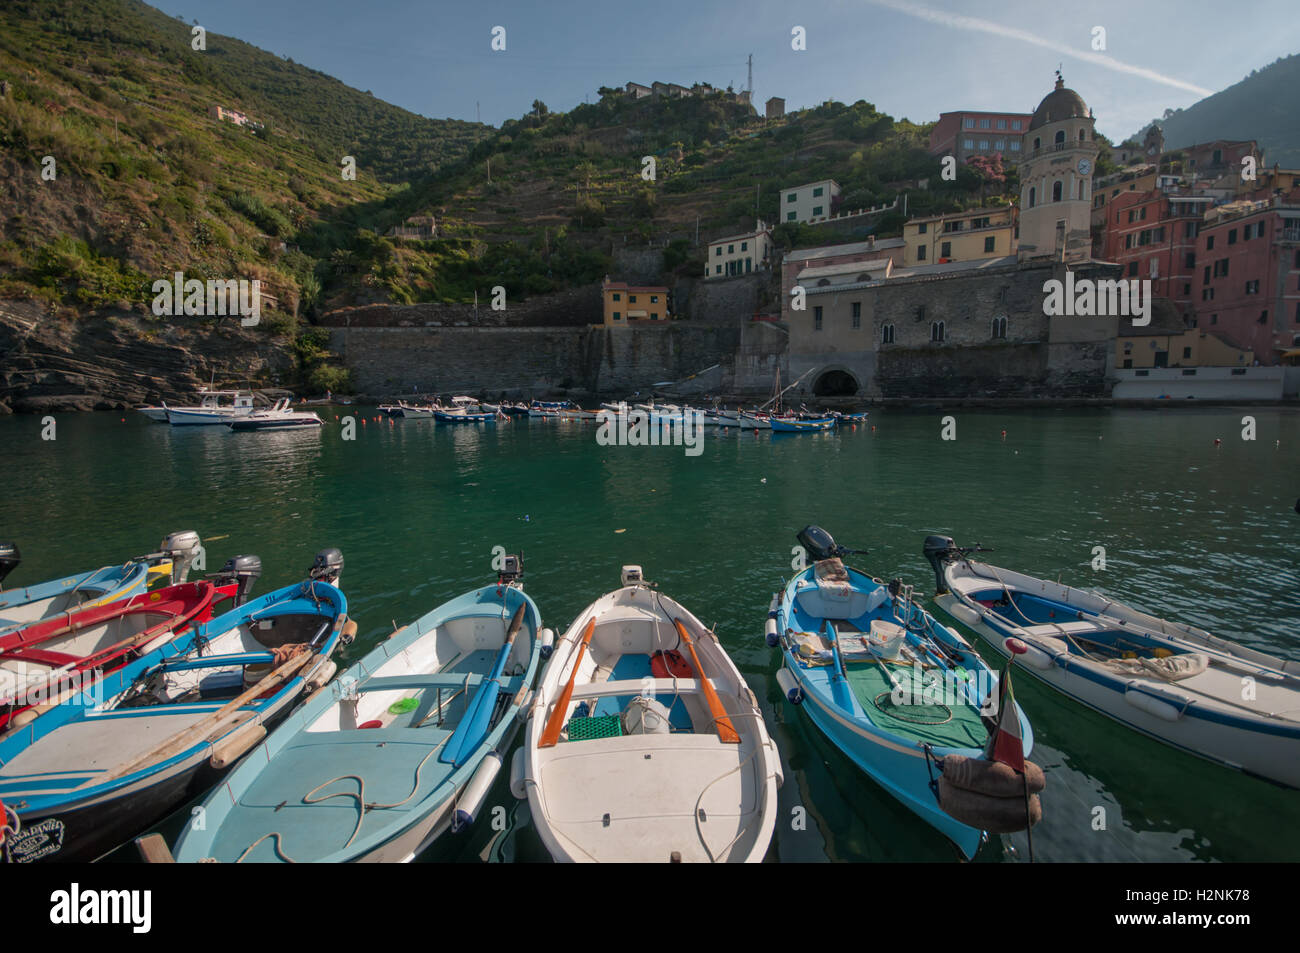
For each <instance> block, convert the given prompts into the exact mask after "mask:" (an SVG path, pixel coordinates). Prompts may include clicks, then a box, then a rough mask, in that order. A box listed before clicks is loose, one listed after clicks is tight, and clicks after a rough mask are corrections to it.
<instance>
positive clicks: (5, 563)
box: [0, 543, 23, 585]
mask: <svg viewBox="0 0 1300 953" xmlns="http://www.w3.org/2000/svg"><path fill="white" fill-rule="evenodd" d="M22 561H23V554H22V553H20V552H19V551H18V544H17V543H0V585H4V581H5V576H7V575H9V574H10V573H11V572H13V571H14V570H15V569H17V568H18V564H19V563H20V562H22Z"/></svg>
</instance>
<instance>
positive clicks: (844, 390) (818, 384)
mask: <svg viewBox="0 0 1300 953" xmlns="http://www.w3.org/2000/svg"><path fill="white" fill-rule="evenodd" d="M857 392H858V379H857V378H856V377H854V376H853V375H852V374H850V373H849V372H848V371H845V370H840V369H838V368H836V369H834V370H829V371H823V372H822V373H821V374H819V375H818V376H817V379H816V380H815V381H814V382H813V395H814V396H815V397H852V396H853V395H854V394H856V393H857Z"/></svg>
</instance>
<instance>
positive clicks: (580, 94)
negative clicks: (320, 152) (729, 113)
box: [154, 0, 1300, 139]
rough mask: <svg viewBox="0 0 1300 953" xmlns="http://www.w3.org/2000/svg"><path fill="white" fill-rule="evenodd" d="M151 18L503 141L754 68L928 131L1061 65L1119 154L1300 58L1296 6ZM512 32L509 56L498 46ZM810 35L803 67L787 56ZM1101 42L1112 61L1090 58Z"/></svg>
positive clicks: (778, 7)
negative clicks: (619, 100)
mask: <svg viewBox="0 0 1300 953" xmlns="http://www.w3.org/2000/svg"><path fill="white" fill-rule="evenodd" d="M154 2H155V4H156V5H157V6H158V7H159V8H160V9H162V10H164V11H166V12H167V13H169V14H173V15H177V14H179V15H180V16H182V17H184V18H185V19H186V20H187V21H189V20H198V22H199V23H200V24H202V25H203V26H204V27H206V28H207V29H208V30H210V31H213V32H216V33H223V34H228V35H232V36H235V37H238V38H239V39H242V40H245V41H247V42H249V43H252V44H253V45H255V46H258V47H261V48H262V49H265V50H268V51H270V52H273V53H277V54H279V55H282V56H289V57H292V58H293V59H294V60H295V61H296V62H299V63H303V64H305V65H307V66H311V67H313V68H315V69H319V70H321V71H323V72H326V73H329V74H330V75H332V76H336V77H338V78H339V79H340V80H342V81H343V82H345V83H347V84H348V85H350V86H355V87H357V88H359V89H363V90H370V91H371V92H373V93H374V94H375V95H376V96H378V97H380V98H381V99H384V100H387V101H389V102H391V103H395V104H397V105H399V106H403V107H405V108H406V109H410V110H411V111H413V112H418V113H421V114H423V115H426V116H431V117H434V118H447V117H451V118H457V119H470V120H472V119H475V118H477V117H478V116H479V115H481V118H482V120H483V121H484V122H489V123H492V124H493V125H500V124H501V123H502V122H503V121H504V120H506V119H509V118H514V117H518V116H520V115H522V114H523V113H525V112H527V111H528V110H529V108H530V107H531V105H532V102H533V100H534V99H541V100H542V101H543V102H545V103H546V104H547V105H548V106H550V107H551V108H552V109H554V110H567V109H570V108H572V107H573V106H575V105H577V104H579V103H581V102H583V101H584V100H585V99H589V100H591V101H594V100H595V99H596V89H597V88H598V87H599V86H602V85H605V86H621V85H622V84H623V83H625V82H627V81H628V80H636V81H638V82H643V83H647V84H648V83H650V82H651V81H654V80H662V81H664V82H678V83H683V84H686V85H689V84H690V83H692V82H696V81H700V82H708V83H712V84H714V85H716V86H724V87H725V86H727V85H728V84H734V85H735V86H736V88H737V89H739V88H742V87H743V86H744V85H745V82H746V69H745V58H746V56H748V55H749V54H751V53H752V54H753V56H754V97H755V100H756V102H758V103H762V102H763V101H764V100H766V99H767V98H768V97H769V96H781V97H784V98H785V100H786V107H787V109H793V108H798V107H801V106H812V105H817V104H818V103H821V102H822V101H824V100H826V99H837V100H840V101H842V102H849V103H851V102H854V101H855V100H858V99H865V100H867V101H869V102H873V103H875V104H876V106H877V107H878V108H880V109H882V110H883V111H885V112H887V113H889V114H891V115H893V116H895V117H896V118H902V117H907V118H909V119H913V120H915V121H918V122H924V121H929V120H932V119H935V118H937V117H938V114H939V113H940V112H946V111H950V110H954V109H986V110H1008V111H1022V112H1031V111H1032V110H1033V108H1034V107H1035V106H1036V105H1037V103H1038V101H1039V100H1040V99H1041V98H1042V97H1043V96H1044V95H1045V94H1046V93H1047V92H1048V91H1049V90H1050V89H1051V87H1052V82H1053V78H1054V77H1053V71H1054V70H1055V69H1056V67H1057V65H1058V64H1062V69H1063V72H1064V74H1065V79H1066V83H1067V85H1069V86H1071V87H1072V88H1074V89H1075V90H1077V91H1078V92H1079V93H1080V95H1082V96H1083V98H1084V99H1085V100H1086V101H1087V102H1088V104H1089V105H1090V106H1092V108H1093V110H1094V111H1095V113H1096V116H1097V128H1098V129H1099V130H1100V131H1101V132H1103V133H1105V134H1106V135H1107V136H1110V137H1111V138H1112V139H1119V138H1122V137H1123V136H1125V135H1128V134H1130V133H1132V132H1135V131H1136V130H1137V129H1138V128H1139V127H1141V126H1142V125H1143V124H1144V123H1145V122H1146V121H1147V120H1148V119H1151V118H1153V117H1155V116H1158V115H1160V114H1161V113H1163V111H1164V110H1165V109H1166V108H1178V107H1180V106H1189V105H1191V104H1192V103H1194V102H1196V101H1197V100H1198V99H1200V98H1202V97H1203V96H1204V95H1205V94H1206V92H1208V91H1218V90H1220V89H1223V88H1225V87H1227V86H1230V85H1232V84H1233V83H1235V82H1237V81H1239V80H1240V79H1242V78H1243V77H1244V76H1245V75H1246V74H1248V73H1249V72H1250V71H1251V70H1252V69H1257V68H1260V67H1263V66H1265V65H1267V64H1268V63H1271V62H1272V61H1273V60H1275V59H1277V58H1278V57H1279V56H1286V55H1288V54H1291V53H1295V52H1298V51H1300V16H1297V14H1296V6H1295V3H1294V0H1249V3H1248V4H1246V5H1241V6H1237V7H1232V6H1228V7H1225V6H1224V5H1223V4H1222V3H1221V2H1219V0H1181V2H1176V3H1175V2H1168V0H1086V2H1073V3H1066V2H1060V0H924V2H917V3H912V2H910V0H799V2H797V3H791V2H789V0H784V2H783V0H745V2H728V3H706V2H701V0H661V2H651V0H645V2H635V0H606V2H598V3H590V2H577V0H527V2H500V0H482V2H478V0H458V2H447V0H423V2H418V0H365V2H362V0H154ZM1237 10H1241V11H1243V12H1242V13H1241V15H1238V14H1237V13H1236V12H1235V11H1237ZM1247 10H1248V11H1249V15H1246V12H1245V11H1247ZM497 25H500V26H504V27H505V28H506V50H505V52H493V51H492V50H491V49H490V42H491V30H492V28H493V27H494V26H497ZM796 25H797V26H802V27H804V29H805V31H806V35H807V49H806V50H805V51H799V52H796V51H794V50H792V49H791V43H790V40H791V30H792V28H793V27H795V26H796ZM1098 26H1101V27H1104V28H1105V31H1106V35H1105V39H1106V49H1105V52H1104V53H1096V52H1094V50H1093V48H1092V44H1093V29H1094V27H1098ZM476 109H477V110H478V111H479V112H477V113H476Z"/></svg>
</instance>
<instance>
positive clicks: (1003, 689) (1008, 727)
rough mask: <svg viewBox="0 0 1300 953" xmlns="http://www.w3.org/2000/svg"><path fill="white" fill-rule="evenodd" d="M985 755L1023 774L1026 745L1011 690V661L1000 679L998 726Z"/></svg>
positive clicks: (1013, 694) (1014, 697) (994, 730)
mask: <svg viewBox="0 0 1300 953" xmlns="http://www.w3.org/2000/svg"><path fill="white" fill-rule="evenodd" d="M984 756H985V757H986V758H988V759H989V760H991V761H1001V762H1002V763H1003V764H1005V765H1007V766H1008V767H1010V768H1013V769H1014V770H1016V771H1019V772H1020V773H1021V774H1023V773H1024V771H1025V745H1024V739H1023V738H1022V737H1021V735H1020V718H1019V716H1018V715H1017V714H1016V696H1015V693H1014V692H1013V691H1012V690H1011V663H1010V662H1008V663H1007V666H1006V668H1004V669H1003V670H1002V677H1001V678H999V679H998V726H997V727H996V728H995V729H993V735H992V736H991V737H990V738H989V743H988V748H987V749H986V750H985V752H984Z"/></svg>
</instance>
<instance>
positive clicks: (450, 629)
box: [175, 556, 551, 863]
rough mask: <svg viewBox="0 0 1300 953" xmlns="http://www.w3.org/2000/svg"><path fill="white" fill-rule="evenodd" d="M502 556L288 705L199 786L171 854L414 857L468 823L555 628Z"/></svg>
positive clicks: (236, 858) (514, 565)
mask: <svg viewBox="0 0 1300 953" xmlns="http://www.w3.org/2000/svg"><path fill="white" fill-rule="evenodd" d="M507 561H508V565H510V566H511V569H510V571H508V572H505V573H503V574H502V575H501V576H500V577H499V578H498V581H497V583H496V584H495V585H490V586H486V587H484V588H481V589H476V590H473V591H471V592H467V593H465V594H464V595H461V596H458V597H457V598H455V599H453V600H451V601H450V602H447V603H445V604H444V605H441V606H439V607H438V608H436V609H433V610H432V611H430V612H428V613H427V614H425V615H424V616H422V617H420V618H419V619H417V620H416V621H414V622H412V623H410V624H409V625H407V626H404V627H403V628H401V629H400V630H398V631H397V632H395V633H393V635H392V636H390V637H389V638H388V639H387V640H386V641H384V642H381V643H380V644H379V646H378V647H377V648H375V649H374V650H373V651H371V652H370V653H369V654H368V655H366V656H365V657H364V658H362V659H361V660H360V661H359V662H357V663H356V664H355V665H354V666H352V667H351V668H350V669H348V670H347V671H346V672H344V673H343V674H342V675H340V676H339V678H338V679H336V680H335V681H334V682H333V683H332V684H331V685H330V686H328V687H327V688H325V689H323V690H321V691H320V692H318V693H317V694H316V695H315V696H313V697H312V698H311V699H310V700H309V701H308V702H307V703H306V704H305V705H303V706H302V707H301V708H300V709H299V710H298V711H296V712H294V714H293V715H292V716H290V718H289V719H288V720H287V721H286V722H285V723H284V724H283V725H282V726H281V727H280V728H279V729H277V730H276V732H275V733H274V734H273V735H271V736H270V737H269V738H267V739H266V741H264V742H263V743H262V745H261V747H260V748H259V750H258V751H257V752H255V753H254V755H253V756H252V757H250V758H248V759H246V760H245V761H244V762H243V764H241V765H240V766H239V767H238V768H237V769H236V770H235V771H234V772H233V773H232V774H231V775H230V777H229V778H227V779H226V782H225V783H224V784H223V785H222V787H221V789H220V790H219V791H217V792H215V793H214V794H213V795H211V796H210V797H209V798H208V800H207V803H206V804H205V805H204V810H205V819H206V824H205V825H204V827H203V829H194V828H192V827H191V828H189V829H187V830H185V832H184V833H183V834H182V835H181V837H180V839H179V841H178V842H177V844H176V850H175V855H176V859H177V860H179V861H198V860H216V861H221V862H250V863H252V862H277V861H296V862H301V861H315V862H339V861H409V860H411V859H412V858H413V857H414V856H415V855H416V854H418V853H420V852H421V851H422V850H424V849H425V848H426V847H427V846H428V845H429V844H430V843H432V841H433V840H434V839H436V838H437V837H438V836H440V835H441V834H442V833H444V832H445V831H447V830H449V829H458V828H460V827H465V826H468V825H469V824H470V823H472V822H473V819H474V816H475V814H476V813H477V811H478V809H479V807H480V806H481V805H482V803H483V799H484V797H485V796H486V794H487V793H488V790H489V789H490V788H491V786H492V781H493V779H494V778H495V777H496V776H497V773H498V771H499V770H500V768H501V759H502V756H503V755H504V753H505V752H506V750H507V749H508V747H509V744H510V742H511V740H512V739H513V737H514V735H515V733H516V731H517V729H518V725H519V720H518V718H517V717H516V715H517V714H518V713H519V711H520V710H521V705H522V704H523V701H524V698H525V696H526V694H527V692H528V691H529V690H530V689H531V687H532V684H533V680H534V677H535V675H536V673H537V668H538V665H539V664H540V660H541V656H542V652H543V645H544V643H545V642H546V640H547V639H548V638H549V637H550V636H551V633H550V631H549V630H544V629H542V627H541V625H542V622H541V616H540V614H539V612H538V610H537V606H536V605H535V604H534V603H533V601H532V600H531V599H529V598H528V596H527V595H525V594H524V591H523V587H522V586H521V585H520V584H519V581H518V579H519V571H518V570H519V567H518V560H517V558H516V557H513V556H510V557H507ZM511 561H513V562H511Z"/></svg>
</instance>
